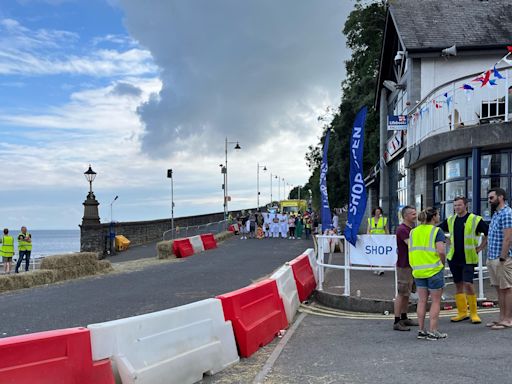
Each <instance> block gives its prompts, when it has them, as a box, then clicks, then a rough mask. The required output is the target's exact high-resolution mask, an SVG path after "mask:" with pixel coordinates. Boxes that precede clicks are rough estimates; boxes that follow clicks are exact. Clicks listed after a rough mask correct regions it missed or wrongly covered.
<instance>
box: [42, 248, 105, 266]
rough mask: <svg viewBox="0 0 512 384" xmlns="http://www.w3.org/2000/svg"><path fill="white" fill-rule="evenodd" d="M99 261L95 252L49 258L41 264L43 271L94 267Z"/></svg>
mask: <svg viewBox="0 0 512 384" xmlns="http://www.w3.org/2000/svg"><path fill="white" fill-rule="evenodd" d="M97 261H98V254H97V253H95V252H76V253H69V254H65V255H54V256H48V257H45V258H44V259H43V261H42V262H41V269H52V270H54V269H68V268H75V267H77V266H82V265H94V264H96V263H97Z"/></svg>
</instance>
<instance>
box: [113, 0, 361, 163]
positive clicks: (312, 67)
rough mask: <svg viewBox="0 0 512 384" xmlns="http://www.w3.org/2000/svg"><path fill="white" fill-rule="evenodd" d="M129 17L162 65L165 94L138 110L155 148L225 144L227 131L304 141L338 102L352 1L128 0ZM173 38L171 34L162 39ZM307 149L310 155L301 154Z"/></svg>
mask: <svg viewBox="0 0 512 384" xmlns="http://www.w3.org/2000/svg"><path fill="white" fill-rule="evenodd" d="M120 5H121V7H122V8H123V9H124V11H125V14H126V20H125V24H126V26H127V28H128V30H129V32H130V33H131V35H132V36H133V37H134V38H135V39H136V40H137V41H139V42H140V43H141V45H142V46H144V47H146V48H147V49H148V50H149V51H150V52H151V54H152V56H153V58H154V60H155V62H156V64H157V65H158V66H159V68H160V78H161V79H162V82H163V87H162V90H161V92H160V94H159V97H158V98H156V97H155V98H151V99H149V100H148V101H147V102H146V103H145V104H144V105H142V106H141V107H140V108H139V109H138V113H139V115H140V117H141V119H142V121H143V122H144V124H145V129H146V133H145V135H144V137H143V142H142V150H143V151H145V152H146V153H148V154H150V155H151V156H155V157H158V156H165V155H167V154H168V153H169V152H171V153H173V152H177V151H191V150H198V149H199V150H201V151H202V152H206V153H208V152H211V153H213V152H218V151H219V150H221V148H222V143H223V138H224V137H226V136H227V137H229V138H236V139H237V140H240V141H244V142H245V143H250V146H247V148H251V147H252V148H256V147H258V146H259V145H262V144H266V145H275V144H277V143H276V141H275V140H276V137H277V134H278V133H282V132H285V133H287V134H289V135H291V136H293V137H294V138H295V140H299V141H300V140H301V138H303V137H304V136H306V135H308V134H309V133H310V132H311V131H312V130H313V131H315V132H319V131H320V125H319V124H315V123H312V121H314V120H315V118H316V116H318V114H319V113H320V111H322V110H323V109H324V108H325V107H326V106H327V105H332V104H335V105H337V104H338V99H339V94H340V82H341V80H342V78H343V76H344V69H343V59H346V58H348V54H349V52H348V51H347V50H346V49H345V39H344V37H343V35H342V34H341V28H342V25H343V23H344V21H345V18H346V16H347V14H348V12H349V11H350V10H351V8H352V5H353V3H352V2H340V1H338V0H321V1H315V2H312V1H301V2H297V1H295V0H282V1H279V2H276V1H272V0H263V1H254V2H239V1H234V0H219V1H215V2H211V1H207V0H199V1H193V2H182V1H178V0H174V1H167V0H166V1H163V0H162V1H154V2H152V3H151V7H148V6H146V5H145V4H142V3H140V2H139V1H136V0H121V1H120ZM163 36H165V38H163ZM302 155H303V154H302Z"/></svg>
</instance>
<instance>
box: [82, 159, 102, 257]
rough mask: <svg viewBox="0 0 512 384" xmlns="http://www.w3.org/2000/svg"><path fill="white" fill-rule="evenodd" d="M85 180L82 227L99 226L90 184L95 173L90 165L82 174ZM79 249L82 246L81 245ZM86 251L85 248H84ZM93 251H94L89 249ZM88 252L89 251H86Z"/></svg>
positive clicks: (96, 208) (96, 202)
mask: <svg viewBox="0 0 512 384" xmlns="http://www.w3.org/2000/svg"><path fill="white" fill-rule="evenodd" d="M84 176H85V179H86V180H87V181H88V182H89V193H88V194H87V197H86V199H85V201H84V203H83V205H84V216H83V218H82V225H99V224H100V216H99V213H98V205H100V203H98V201H97V200H96V197H95V196H94V192H93V191H92V182H93V181H94V179H95V178H96V172H94V171H93V170H92V168H91V164H89V169H88V170H87V171H85V172H84ZM81 248H83V247H82V245H81ZM84 249H86V248H84ZM90 249H92V250H93V251H96V249H93V248H90ZM87 250H89V249H87Z"/></svg>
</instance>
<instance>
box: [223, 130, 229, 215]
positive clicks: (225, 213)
mask: <svg viewBox="0 0 512 384" xmlns="http://www.w3.org/2000/svg"><path fill="white" fill-rule="evenodd" d="M224 154H225V163H224V165H225V166H226V173H224V220H226V219H227V217H228V137H227V136H226V141H225V144H224Z"/></svg>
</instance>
